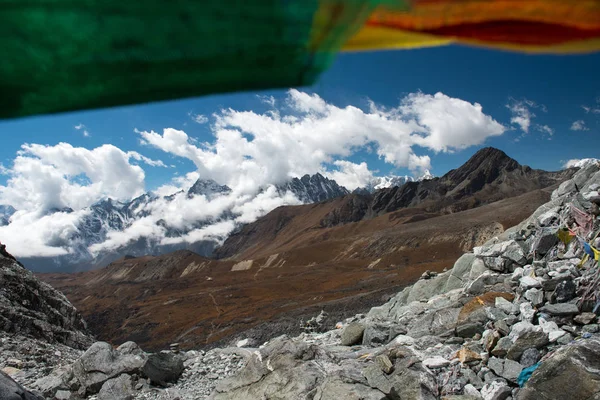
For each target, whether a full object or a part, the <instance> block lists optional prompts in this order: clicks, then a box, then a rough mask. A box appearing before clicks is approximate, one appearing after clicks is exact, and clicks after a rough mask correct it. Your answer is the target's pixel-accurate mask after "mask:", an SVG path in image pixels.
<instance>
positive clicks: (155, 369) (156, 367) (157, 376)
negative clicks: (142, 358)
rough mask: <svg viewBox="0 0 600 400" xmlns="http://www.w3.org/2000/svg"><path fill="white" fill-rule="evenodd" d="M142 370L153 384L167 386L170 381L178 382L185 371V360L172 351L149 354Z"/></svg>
mask: <svg viewBox="0 0 600 400" xmlns="http://www.w3.org/2000/svg"><path fill="white" fill-rule="evenodd" d="M141 371H142V374H143V375H144V376H146V377H147V378H149V379H150V381H151V382H152V383H153V384H155V385H160V386H166V385H167V383H168V382H176V381H177V379H179V377H180V376H181V374H182V373H183V360H182V358H181V357H179V356H178V355H176V354H173V353H170V352H161V353H154V354H149V355H148V356H147V360H146V362H145V363H144V365H143V367H142V369H141Z"/></svg>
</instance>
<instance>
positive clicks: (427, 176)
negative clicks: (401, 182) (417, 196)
mask: <svg viewBox="0 0 600 400" xmlns="http://www.w3.org/2000/svg"><path fill="white" fill-rule="evenodd" d="M433 178H435V176H433V174H432V173H431V172H429V170H428V169H426V170H425V172H424V173H423V175H421V176H420V177H419V179H418V180H419V181H429V180H431V179H433Z"/></svg>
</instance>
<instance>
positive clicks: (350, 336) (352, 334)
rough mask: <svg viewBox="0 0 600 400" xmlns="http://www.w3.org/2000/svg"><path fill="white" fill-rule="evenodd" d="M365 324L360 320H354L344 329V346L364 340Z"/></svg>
mask: <svg viewBox="0 0 600 400" xmlns="http://www.w3.org/2000/svg"><path fill="white" fill-rule="evenodd" d="M364 331H365V326H364V325H363V324H361V323H360V322H352V323H350V324H349V325H348V326H347V327H345V328H344V330H343V331H342V337H341V342H342V346H353V345H355V344H358V343H360V342H361V341H362V337H363V333H364Z"/></svg>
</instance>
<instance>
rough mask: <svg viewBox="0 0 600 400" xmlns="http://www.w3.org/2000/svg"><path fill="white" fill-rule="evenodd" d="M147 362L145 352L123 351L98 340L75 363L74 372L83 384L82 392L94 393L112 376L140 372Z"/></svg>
mask: <svg viewBox="0 0 600 400" xmlns="http://www.w3.org/2000/svg"><path fill="white" fill-rule="evenodd" d="M145 362H146V356H145V354H142V355H138V354H131V353H129V352H126V353H121V352H120V351H118V350H114V349H113V348H112V346H111V345H110V344H108V343H106V342H96V343H94V344H93V345H92V346H91V347H90V348H89V349H88V350H87V351H86V352H85V353H84V354H83V355H82V356H81V358H79V359H78V360H77V361H75V363H73V374H74V375H75V378H76V379H77V380H78V381H79V384H80V385H81V387H80V393H81V394H86V393H89V394H93V393H98V391H99V390H100V388H101V387H102V385H103V384H104V382H106V381H107V380H109V379H111V378H114V377H117V376H119V375H121V374H123V373H137V372H139V371H140V370H141V368H142V367H143V366H144V364H145Z"/></svg>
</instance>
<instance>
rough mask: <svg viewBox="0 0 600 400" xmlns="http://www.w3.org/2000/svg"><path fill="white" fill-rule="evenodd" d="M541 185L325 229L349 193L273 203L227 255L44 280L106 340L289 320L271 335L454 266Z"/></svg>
mask: <svg viewBox="0 0 600 400" xmlns="http://www.w3.org/2000/svg"><path fill="white" fill-rule="evenodd" d="M549 193H550V190H549V189H548V190H536V191H532V192H529V193H526V194H523V195H521V196H517V197H513V198H509V199H506V200H501V201H498V202H495V203H492V204H488V205H484V206H481V207H477V208H475V209H471V210H467V211H462V212H457V213H453V214H447V215H439V214H437V213H433V212H427V211H424V210H422V209H419V208H414V209H403V210H399V211H396V212H392V213H387V214H384V215H380V216H378V217H375V218H371V219H362V220H360V221H358V222H349V223H345V224H343V225H337V226H331V227H330V226H329V223H328V222H327V221H328V220H330V218H331V213H332V212H336V211H335V210H343V209H344V206H345V205H348V203H349V202H354V203H352V204H353V205H352V207H350V209H352V208H353V207H354V206H355V205H356V204H358V205H359V206H360V199H359V200H355V199H357V197H356V196H355V195H352V196H345V197H343V198H338V199H334V200H331V201H328V202H325V203H319V204H313V205H304V206H296V207H281V208H278V209H276V210H274V211H273V212H271V213H269V214H268V215H266V216H265V217H263V218H261V219H259V220H258V221H257V222H255V223H253V224H250V225H248V226H247V227H245V228H244V229H242V231H241V232H240V233H239V234H237V235H235V236H233V237H232V238H231V241H228V242H230V243H229V246H231V248H232V249H233V248H235V247H236V240H237V241H238V242H237V243H238V244H237V246H239V247H238V248H239V249H240V250H239V251H235V255H236V256H235V260H234V259H230V260H221V261H216V260H209V259H206V258H203V257H200V256H198V255H197V254H194V253H191V252H188V251H179V252H175V253H170V254H166V255H162V256H157V257H150V256H148V257H140V258H132V259H124V260H119V261H116V262H114V263H112V264H111V265H109V266H108V267H106V268H103V269H101V270H97V271H91V272H84V273H78V274H71V275H69V274H42V275H40V277H41V278H42V279H44V280H45V281H47V282H49V283H50V284H52V285H53V286H55V287H56V288H58V289H60V290H62V291H63V292H64V293H65V294H66V295H67V297H68V298H69V300H71V302H73V304H74V305H75V306H76V307H77V308H78V309H79V310H80V311H81V312H82V314H83V315H84V317H85V319H86V320H87V322H88V324H89V325H90V329H91V331H92V332H95V333H97V336H98V338H99V339H102V340H108V341H111V342H113V343H121V342H124V341H126V340H135V341H136V342H138V343H139V344H140V345H142V347H144V348H149V349H159V348H164V347H165V346H167V345H168V344H169V343H172V342H181V343H182V345H183V346H184V347H187V348H190V347H196V346H199V345H204V344H210V343H216V342H218V341H222V340H231V339H233V338H236V337H242V336H246V335H248V336H252V337H254V338H256V339H262V338H263V336H261V333H260V332H259V331H257V330H256V327H258V326H262V325H261V324H263V323H265V322H267V321H273V320H275V319H277V318H284V317H286V316H287V317H288V319H289V318H291V321H292V322H289V323H288V324H287V325H285V324H270V325H269V327H268V328H267V329H268V330H269V331H268V332H266V333H263V334H264V335H268V336H269V337H270V336H273V335H276V334H279V333H283V332H284V330H288V331H289V330H294V329H296V330H297V329H298V325H299V324H298V323H299V319H300V318H302V317H306V316H308V315H309V314H311V313H315V312H316V311H318V310H319V309H320V308H325V309H326V310H328V311H330V312H332V313H333V315H334V317H335V318H341V317H342V316H345V315H351V314H354V313H356V312H357V311H360V310H358V309H359V308H363V309H366V308H368V307H370V306H372V305H375V304H377V303H380V302H381V296H382V295H383V294H386V293H392V292H395V291H397V290H398V288H400V287H402V286H404V285H406V284H408V283H410V282H412V281H414V280H416V279H417V278H418V277H419V276H420V275H421V274H422V273H423V271H425V270H428V269H429V270H436V271H441V270H442V269H444V268H448V267H451V266H452V263H453V262H454V260H456V258H457V257H458V256H459V255H460V254H461V253H462V252H463V251H465V250H468V249H470V248H471V247H472V246H474V245H477V244H479V243H482V242H484V241H486V240H487V239H489V238H490V237H492V236H494V235H496V234H498V233H499V232H501V231H502V230H503V229H504V228H507V227H509V226H512V225H514V224H516V223H518V222H520V221H521V220H523V219H524V218H526V217H527V216H529V215H530V214H531V213H532V212H533V210H535V208H536V207H538V206H539V205H540V204H542V203H544V202H546V201H547V200H548V199H549V196H550V194H549ZM337 212H338V213H339V211H337ZM349 215H350V216H352V213H350V214H349ZM342 217H344V218H345V216H343V215H342ZM328 218H329V219H328ZM334 322H335V321H334ZM251 328H255V329H254V330H253V331H248V330H249V329H251Z"/></svg>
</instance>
